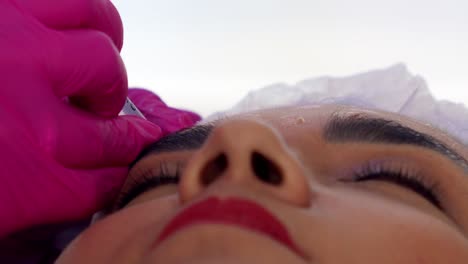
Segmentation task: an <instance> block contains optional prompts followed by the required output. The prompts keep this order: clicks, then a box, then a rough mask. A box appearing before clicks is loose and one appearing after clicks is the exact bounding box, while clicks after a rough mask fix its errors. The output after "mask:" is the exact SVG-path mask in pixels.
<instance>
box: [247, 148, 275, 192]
mask: <svg viewBox="0 0 468 264" xmlns="http://www.w3.org/2000/svg"><path fill="white" fill-rule="evenodd" d="M251 163H252V168H253V170H254V172H255V176H257V177H258V178H259V179H260V180H261V181H263V182H266V183H269V184H273V185H281V183H282V182H283V176H282V173H281V170H280V169H279V168H278V166H276V164H275V163H273V162H272V161H270V160H269V159H268V158H266V157H265V156H263V155H262V154H260V153H258V152H253V153H252V158H251Z"/></svg>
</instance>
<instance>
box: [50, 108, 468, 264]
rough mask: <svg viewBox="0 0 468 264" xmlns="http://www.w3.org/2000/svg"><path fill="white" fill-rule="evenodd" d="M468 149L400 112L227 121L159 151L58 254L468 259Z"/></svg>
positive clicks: (186, 259)
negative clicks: (110, 209) (112, 208)
mask: <svg viewBox="0 0 468 264" xmlns="http://www.w3.org/2000/svg"><path fill="white" fill-rule="evenodd" d="M467 158H468V155H467V149H466V147H464V146H463V145H461V144H459V143H457V142H455V141H454V140H453V139H451V138H449V137H448V136H446V135H445V134H443V133H442V132H440V131H438V130H436V129H433V128H431V127H429V126H426V125H422V124H419V123H416V122H414V121H411V120H409V119H407V118H404V117H401V116H399V115H396V114H389V113H381V112H375V111H367V110H362V109H355V108H349V107H342V106H321V107H296V108H283V109H274V110H264V111H259V112H253V113H249V114H243V115H239V116H236V117H233V118H228V119H224V120H219V121H217V122H215V124H214V127H213V128H212V129H203V128H198V129H192V130H189V131H185V132H183V133H178V134H176V135H170V136H169V137H168V138H166V139H164V140H162V141H160V142H159V143H156V144H155V145H154V146H152V151H147V152H146V154H145V155H144V156H143V157H142V158H141V159H139V160H138V161H137V163H136V164H135V165H134V166H133V167H132V169H131V171H130V175H129V178H128V180H127V182H126V183H125V186H124V187H123V190H122V193H121V194H120V196H119V198H118V201H117V202H116V207H117V208H119V207H123V208H121V209H119V210H118V211H117V212H115V213H113V214H111V215H110V216H108V217H106V218H104V219H102V220H100V221H98V222H96V223H95V224H94V225H92V226H91V227H90V228H88V229H87V230H86V231H85V232H84V233H83V234H82V235H81V236H80V237H79V238H78V239H76V240H75V241H74V242H73V243H72V244H71V245H70V246H69V247H68V249H67V250H66V251H65V252H64V254H63V255H62V256H61V258H60V259H59V261H58V263H360V264H362V263H402V264H403V263H444V264H445V263H451V264H456V263H460V264H462V263H468V178H467V177H468V175H467V172H468V164H467V162H466V160H467ZM176 177H179V179H178V180H177V179H176Z"/></svg>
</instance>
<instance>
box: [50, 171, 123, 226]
mask: <svg viewBox="0 0 468 264" xmlns="http://www.w3.org/2000/svg"><path fill="white" fill-rule="evenodd" d="M127 175H128V167H126V166H125V167H111V168H102V169H93V170H81V171H80V170H74V169H73V170H71V169H66V168H63V174H61V175H57V176H56V177H57V179H54V180H55V184H56V185H58V184H59V185H61V186H52V185H51V186H50V188H51V189H50V192H47V193H53V195H55V196H56V197H54V198H56V199H51V197H45V198H44V200H45V201H46V200H47V199H48V200H49V201H57V204H56V205H55V206H56V207H53V208H52V210H51V211H50V212H47V213H45V212H44V213H45V214H46V215H47V217H49V219H50V221H57V220H62V221H66V220H77V219H83V218H86V217H88V216H90V215H92V214H93V213H95V212H97V211H98V210H101V209H103V208H104V207H106V206H108V205H109V204H110V203H112V201H113V200H114V199H115V198H116V196H117V194H118V192H119V190H120V188H121V186H122V185H123V183H124V182H125V179H126V177H127ZM44 195H45V196H46V192H44ZM57 208H60V209H61V210H57ZM49 219H46V220H49ZM50 221H49V222H50Z"/></svg>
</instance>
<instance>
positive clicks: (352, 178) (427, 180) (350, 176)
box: [340, 158, 446, 213]
mask: <svg viewBox="0 0 468 264" xmlns="http://www.w3.org/2000/svg"><path fill="white" fill-rule="evenodd" d="M377 174H381V175H382V177H373V175H377ZM367 176H371V177H370V179H369V180H375V181H376V180H382V181H388V182H392V183H394V184H396V185H399V186H400V187H402V188H407V189H409V190H411V191H413V192H415V193H417V194H418V195H420V196H422V197H423V198H424V199H426V200H428V201H429V202H430V203H431V204H433V205H434V206H435V207H437V208H438V209H439V210H441V211H442V212H444V213H446V212H445V208H443V206H442V201H443V197H442V192H441V190H440V186H439V185H440V179H439V177H435V176H433V175H432V174H431V173H427V172H423V170H422V168H421V167H420V166H418V165H416V164H413V163H412V162H409V161H408V160H403V159H401V158H399V159H396V158H384V159H373V160H368V161H365V162H363V163H360V164H359V165H358V166H354V167H353V168H352V169H351V170H350V171H349V172H347V173H346V174H345V175H344V176H343V177H342V178H341V179H340V180H341V181H345V182H360V181H365V180H362V179H363V178H366V177H367ZM389 176H392V177H389ZM395 177H396V178H395ZM411 182H414V183H416V184H417V185H418V186H420V187H421V188H422V190H420V189H421V188H418V186H414V185H411ZM430 196H432V197H430Z"/></svg>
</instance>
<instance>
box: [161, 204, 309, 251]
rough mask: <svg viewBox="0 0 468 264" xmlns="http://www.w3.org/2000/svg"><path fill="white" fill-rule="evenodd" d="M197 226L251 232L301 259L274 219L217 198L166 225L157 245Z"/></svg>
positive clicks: (266, 213) (250, 206)
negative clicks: (259, 234) (212, 226)
mask: <svg viewBox="0 0 468 264" xmlns="http://www.w3.org/2000/svg"><path fill="white" fill-rule="evenodd" d="M197 223H198V224H199V223H221V224H227V225H235V226H239V227H241V228H244V229H248V230H253V231H256V232H259V233H261V234H263V235H265V236H268V237H270V238H271V239H273V240H275V241H277V242H279V243H281V244H283V245H285V246H287V247H288V248H289V249H290V250H292V251H293V252H295V253H296V254H298V255H300V256H304V255H303V254H302V252H301V251H300V250H299V249H298V247H297V246H296V245H295V243H294V242H293V240H292V239H291V237H290V235H289V233H288V231H287V230H286V228H285V227H284V226H283V224H282V223H281V222H280V221H279V220H278V219H277V218H276V217H275V216H273V215H272V214H271V213H270V212H269V211H267V210H266V209H265V208H263V207H261V206H260V205H258V204H256V203H254V202H252V201H249V200H245V199H240V198H227V199H223V200H221V199H220V198H217V197H209V198H207V199H205V200H202V201H200V202H198V203H195V204H193V205H191V206H190V207H188V208H186V209H185V210H183V211H182V212H181V213H179V214H178V215H176V216H175V217H174V218H173V219H172V220H171V221H170V222H169V223H168V224H167V225H166V227H165V228H164V229H163V231H162V232H161V234H160V235H159V237H158V239H157V242H156V244H159V243H160V242H162V241H163V240H165V239H166V238H167V237H169V236H170V235H171V234H173V233H174V232H176V231H178V230H180V229H182V228H185V227H188V226H191V225H193V224H197Z"/></svg>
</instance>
